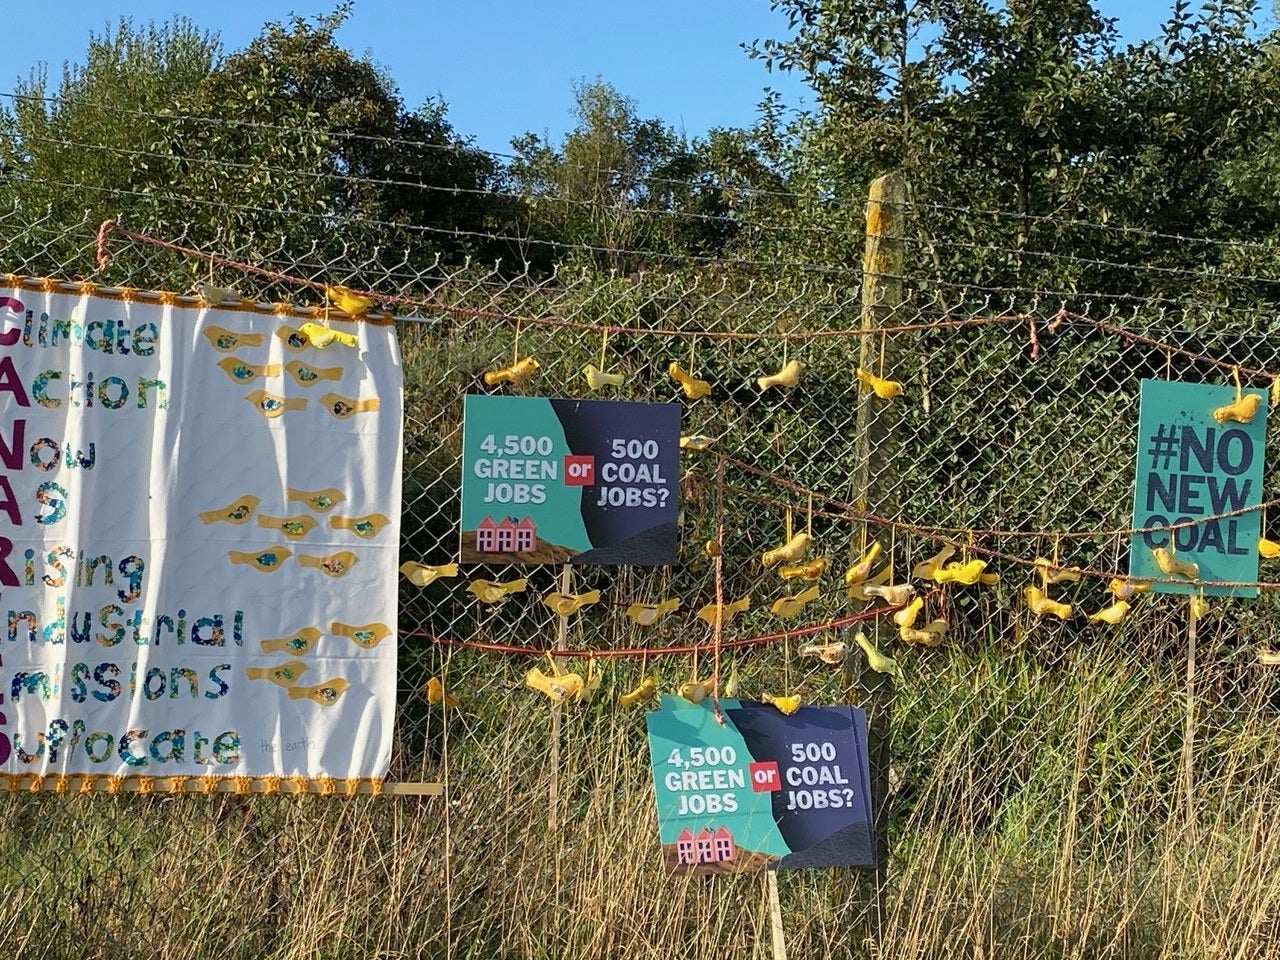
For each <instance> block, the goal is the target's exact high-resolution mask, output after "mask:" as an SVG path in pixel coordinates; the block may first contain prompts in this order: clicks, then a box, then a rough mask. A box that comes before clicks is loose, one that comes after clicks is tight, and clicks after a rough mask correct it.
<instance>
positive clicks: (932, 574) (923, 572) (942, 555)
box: [911, 544, 956, 580]
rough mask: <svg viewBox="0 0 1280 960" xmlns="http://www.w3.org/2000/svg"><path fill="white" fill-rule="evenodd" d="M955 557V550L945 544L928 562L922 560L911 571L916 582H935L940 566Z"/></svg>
mask: <svg viewBox="0 0 1280 960" xmlns="http://www.w3.org/2000/svg"><path fill="white" fill-rule="evenodd" d="M955 555H956V548H955V547H953V546H951V544H947V545H946V546H944V547H943V548H942V549H941V550H939V551H938V552H937V553H935V554H934V555H933V556H932V557H930V558H929V559H928V560H922V561H921V562H920V563H917V564H916V565H915V567H913V568H912V570H911V575H912V576H913V577H915V578H916V579H917V580H936V579H937V577H938V571H939V570H940V569H941V568H942V565H943V564H944V563H946V562H947V561H948V560H950V559H951V558H952V557H954V556H955Z"/></svg>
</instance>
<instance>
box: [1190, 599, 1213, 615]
mask: <svg viewBox="0 0 1280 960" xmlns="http://www.w3.org/2000/svg"><path fill="white" fill-rule="evenodd" d="M1208 612H1209V603H1208V601H1207V600H1205V598H1204V597H1203V596H1201V595H1200V594H1196V595H1195V596H1194V597H1192V598H1191V615H1192V616H1193V617H1195V618H1196V619H1197V620H1199V619H1200V618H1201V617H1203V616H1205V615H1206V614H1207V613H1208Z"/></svg>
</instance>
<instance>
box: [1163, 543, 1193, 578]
mask: <svg viewBox="0 0 1280 960" xmlns="http://www.w3.org/2000/svg"><path fill="white" fill-rule="evenodd" d="M1151 553H1152V555H1154V556H1155V558H1156V566H1157V567H1159V568H1160V572H1161V573H1163V574H1164V575H1165V576H1166V577H1182V578H1183V579H1186V580H1195V579H1197V578H1198V577H1199V576H1200V564H1198V563H1193V562H1192V561H1190V560H1179V559H1178V558H1177V557H1175V556H1174V555H1173V554H1172V553H1170V552H1169V550H1168V549H1167V548H1165V547H1156V548H1155V549H1154V550H1152V551H1151Z"/></svg>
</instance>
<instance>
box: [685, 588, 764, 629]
mask: <svg viewBox="0 0 1280 960" xmlns="http://www.w3.org/2000/svg"><path fill="white" fill-rule="evenodd" d="M750 609H751V595H750V594H748V595H747V596H745V597H742V598H740V599H738V600H734V601H733V602H732V603H727V604H725V605H724V608H723V610H721V608H720V607H719V606H718V605H716V604H714V603H708V604H707V605H706V606H704V607H703V608H702V609H701V610H699V611H698V612H697V614H696V616H697V618H698V619H699V620H703V621H705V622H706V624H707V626H710V627H714V626H715V625H716V611H717V610H721V613H720V625H721V626H726V625H727V624H728V623H729V621H730V620H732V619H733V617H734V615H735V614H739V613H745V612H746V611H747V610H750Z"/></svg>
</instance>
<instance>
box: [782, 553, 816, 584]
mask: <svg viewBox="0 0 1280 960" xmlns="http://www.w3.org/2000/svg"><path fill="white" fill-rule="evenodd" d="M826 572H827V558H826V557H814V558H813V559H812V560H810V561H809V562H808V563H801V564H797V565H796V566H793V567H782V568H781V569H780V570H778V575H779V576H781V577H782V579H783V580H797V579H799V580H819V579H821V578H822V575H823V574H824V573H826Z"/></svg>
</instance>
